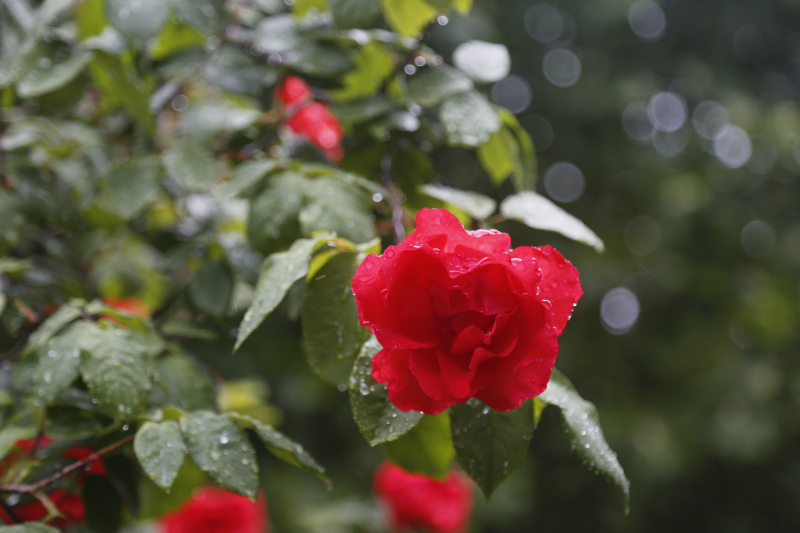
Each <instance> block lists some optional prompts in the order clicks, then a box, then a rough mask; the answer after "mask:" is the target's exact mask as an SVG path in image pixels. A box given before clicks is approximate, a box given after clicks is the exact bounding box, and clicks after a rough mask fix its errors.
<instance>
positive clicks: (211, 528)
mask: <svg viewBox="0 0 800 533" xmlns="http://www.w3.org/2000/svg"><path fill="white" fill-rule="evenodd" d="M159 526H160V527H159V531H161V532H162V533H269V522H268V517H267V507H266V505H265V504H264V497H263V496H262V495H261V494H259V497H258V501H256V502H255V503H254V502H252V501H251V500H250V499H248V498H247V497H245V496H239V495H238V494H234V493H233V492H230V491H228V490H225V489H222V488H219V487H204V488H202V489H198V490H196V491H195V493H194V494H193V495H192V497H191V498H190V499H189V500H188V501H186V502H185V503H184V504H183V505H182V506H181V507H179V508H178V509H177V510H175V511H173V512H172V513H169V514H167V515H166V516H164V517H163V518H161V520H160V522H159Z"/></svg>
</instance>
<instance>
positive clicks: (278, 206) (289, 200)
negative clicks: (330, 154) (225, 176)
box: [247, 172, 306, 255]
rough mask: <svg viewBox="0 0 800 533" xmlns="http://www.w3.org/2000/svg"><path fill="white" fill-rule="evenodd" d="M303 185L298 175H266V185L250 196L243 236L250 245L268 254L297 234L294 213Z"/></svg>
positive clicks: (303, 190) (295, 237)
mask: <svg viewBox="0 0 800 533" xmlns="http://www.w3.org/2000/svg"><path fill="white" fill-rule="evenodd" d="M305 188H306V179H305V178H304V177H303V176H302V175H300V174H298V173H296V172H283V173H281V174H278V175H276V176H273V177H272V178H270V180H269V183H268V184H267V186H266V187H264V188H263V189H262V190H261V192H259V193H258V194H257V195H254V196H253V197H252V198H251V199H250V216H249V217H248V220H247V237H248V239H249V241H250V245H251V246H253V248H255V249H256V250H258V251H259V252H261V253H263V254H264V255H270V254H272V253H274V252H277V251H278V250H280V249H282V248H285V247H287V246H289V245H290V244H292V243H293V242H294V241H295V239H297V238H298V237H300V236H301V233H300V221H299V220H298V216H299V214H300V209H301V208H302V206H303V198H304V194H305Z"/></svg>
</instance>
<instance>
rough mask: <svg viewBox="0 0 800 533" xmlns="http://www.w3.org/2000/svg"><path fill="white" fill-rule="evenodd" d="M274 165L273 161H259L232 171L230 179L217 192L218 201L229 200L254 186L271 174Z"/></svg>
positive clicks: (242, 165)
mask: <svg viewBox="0 0 800 533" xmlns="http://www.w3.org/2000/svg"><path fill="white" fill-rule="evenodd" d="M275 166H276V164H275V161H274V160H273V159H263V160H261V161H248V162H247V163H242V164H241V165H239V166H238V167H236V168H235V169H234V170H233V173H232V174H231V177H230V179H229V180H228V181H226V182H225V185H224V186H223V187H222V189H221V190H220V191H219V195H218V197H219V199H220V201H222V202H224V201H226V200H230V199H231V198H234V197H236V196H239V195H240V194H241V193H243V192H244V191H246V190H247V189H249V188H250V187H252V186H254V185H256V184H257V183H258V182H260V181H261V179H262V178H263V177H264V176H266V175H267V174H269V173H270V172H272V170H273V169H274V168H275Z"/></svg>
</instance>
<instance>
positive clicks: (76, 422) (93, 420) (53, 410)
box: [47, 395, 108, 439]
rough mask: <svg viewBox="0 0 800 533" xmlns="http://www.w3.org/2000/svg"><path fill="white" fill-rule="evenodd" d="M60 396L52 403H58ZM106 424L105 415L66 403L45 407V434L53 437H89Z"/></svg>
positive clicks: (93, 435) (101, 429)
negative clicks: (98, 414)
mask: <svg viewBox="0 0 800 533" xmlns="http://www.w3.org/2000/svg"><path fill="white" fill-rule="evenodd" d="M89 396H90V398H89V402H91V395H89ZM62 398H63V397H62ZM62 398H58V399H56V401H55V402H53V404H58V403H60V402H61V401H63V400H62ZM107 426H108V418H106V416H105V415H103V416H97V415H96V413H93V412H90V411H87V410H85V409H81V408H78V407H72V406H68V405H50V406H49V407H48V408H47V435H48V436H49V437H52V438H54V439H91V438H94V437H96V436H97V435H98V434H99V433H100V432H101V431H103V429H105V428H106V427H107Z"/></svg>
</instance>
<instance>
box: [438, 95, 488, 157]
mask: <svg viewBox="0 0 800 533" xmlns="http://www.w3.org/2000/svg"><path fill="white" fill-rule="evenodd" d="M439 120H441V122H442V125H443V126H444V128H445V131H446V132H447V141H448V143H449V144H450V145H453V146H469V147H477V146H480V145H481V144H483V143H485V142H486V141H488V140H489V138H490V137H491V135H492V134H493V133H494V132H496V131H497V130H499V129H500V126H501V125H502V123H501V122H500V117H498V116H497V113H496V112H495V110H494V108H493V107H492V105H491V104H490V103H489V102H488V101H487V100H486V97H485V96H483V95H482V94H481V93H479V92H477V91H468V92H465V93H460V94H457V95H455V96H452V97H450V98H448V99H447V100H445V101H444V103H443V104H442V107H441V109H440V110H439Z"/></svg>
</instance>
